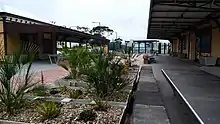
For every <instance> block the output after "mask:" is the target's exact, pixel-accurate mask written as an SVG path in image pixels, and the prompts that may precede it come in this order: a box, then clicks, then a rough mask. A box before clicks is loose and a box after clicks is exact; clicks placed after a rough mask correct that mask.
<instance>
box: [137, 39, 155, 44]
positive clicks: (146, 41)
mask: <svg viewBox="0 0 220 124" xmlns="http://www.w3.org/2000/svg"><path fill="white" fill-rule="evenodd" d="M133 42H134V43H153V42H159V40H150V39H146V40H133Z"/></svg>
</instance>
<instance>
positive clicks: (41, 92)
mask: <svg viewBox="0 0 220 124" xmlns="http://www.w3.org/2000/svg"><path fill="white" fill-rule="evenodd" d="M31 92H32V93H33V94H34V95H35V96H47V95H49V94H48V89H47V88H46V87H45V86H44V85H39V86H36V87H34V88H33V89H32V90H31Z"/></svg>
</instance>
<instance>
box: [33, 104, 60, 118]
mask: <svg viewBox="0 0 220 124" xmlns="http://www.w3.org/2000/svg"><path fill="white" fill-rule="evenodd" d="M36 110H37V112H38V114H40V115H41V116H42V118H43V119H52V118H55V117H57V116H58V115H59V114H60V106H58V105H57V104H56V103H55V102H52V101H45V102H43V103H41V104H39V105H37V107H36Z"/></svg>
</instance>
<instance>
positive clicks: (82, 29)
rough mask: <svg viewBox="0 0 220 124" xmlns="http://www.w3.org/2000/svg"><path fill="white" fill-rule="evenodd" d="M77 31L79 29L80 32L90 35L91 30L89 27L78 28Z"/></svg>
mask: <svg viewBox="0 0 220 124" xmlns="http://www.w3.org/2000/svg"><path fill="white" fill-rule="evenodd" d="M76 29H77V30H78V31H81V32H85V33H89V28H88V27H83V26H82V27H81V26H76Z"/></svg>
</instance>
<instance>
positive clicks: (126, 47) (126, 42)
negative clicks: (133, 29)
mask: <svg viewBox="0 0 220 124" xmlns="http://www.w3.org/2000/svg"><path fill="white" fill-rule="evenodd" d="M128 43H129V41H125V53H127V51H128Z"/></svg>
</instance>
